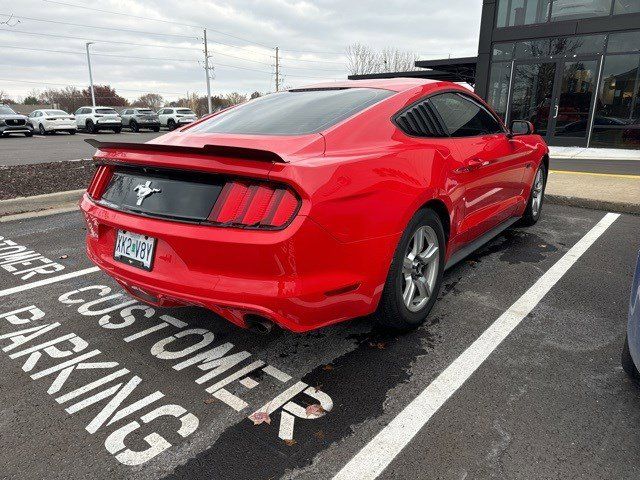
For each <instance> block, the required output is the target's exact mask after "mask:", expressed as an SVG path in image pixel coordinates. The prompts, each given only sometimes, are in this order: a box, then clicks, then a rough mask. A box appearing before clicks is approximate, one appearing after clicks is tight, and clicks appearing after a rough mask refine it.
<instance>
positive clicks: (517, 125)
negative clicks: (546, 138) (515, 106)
mask: <svg viewBox="0 0 640 480" xmlns="http://www.w3.org/2000/svg"><path fill="white" fill-rule="evenodd" d="M509 131H510V133H511V136H512V137H515V136H517V135H531V134H532V133H533V131H534V128H533V123H531V122H527V121H526V120H514V121H513V122H511V128H510V129H509Z"/></svg>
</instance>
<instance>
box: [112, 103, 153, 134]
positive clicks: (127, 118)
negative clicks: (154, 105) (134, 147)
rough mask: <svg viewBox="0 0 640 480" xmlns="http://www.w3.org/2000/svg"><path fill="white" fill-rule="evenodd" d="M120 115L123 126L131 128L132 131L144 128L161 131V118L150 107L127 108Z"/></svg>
mask: <svg viewBox="0 0 640 480" xmlns="http://www.w3.org/2000/svg"><path fill="white" fill-rule="evenodd" d="M120 116H121V117H122V126H123V127H128V128H130V129H131V131H132V132H139V131H140V129H142V128H146V129H148V130H153V131H154V132H159V131H160V118H159V117H158V114H157V113H155V112H154V111H153V110H151V109H150V108H125V109H124V110H122V111H121V112H120Z"/></svg>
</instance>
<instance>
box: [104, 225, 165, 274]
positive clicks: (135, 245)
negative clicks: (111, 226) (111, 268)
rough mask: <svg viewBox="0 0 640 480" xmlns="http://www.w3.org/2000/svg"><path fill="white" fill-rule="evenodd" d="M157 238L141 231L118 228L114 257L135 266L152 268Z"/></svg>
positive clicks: (146, 268)
mask: <svg viewBox="0 0 640 480" xmlns="http://www.w3.org/2000/svg"><path fill="white" fill-rule="evenodd" d="M155 245H156V239H155V238H153V237H149V236H147V235H140V234H139V233H133V232H127V231H125V230H118V235H117V237H116V247H115V249H114V252H113V258H115V259H116V260H118V261H119V262H123V263H126V264H129V265H133V266H134V267H138V268H143V269H145V270H151V266H152V264H153V251H154V250H155Z"/></svg>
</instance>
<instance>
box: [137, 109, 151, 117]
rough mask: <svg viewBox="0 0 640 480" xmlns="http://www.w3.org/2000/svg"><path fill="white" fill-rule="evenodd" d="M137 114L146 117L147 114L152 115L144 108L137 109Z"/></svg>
mask: <svg viewBox="0 0 640 480" xmlns="http://www.w3.org/2000/svg"><path fill="white" fill-rule="evenodd" d="M138 113H144V114H145V115H147V114H149V113H153V111H152V110H149V109H145V108H140V109H138Z"/></svg>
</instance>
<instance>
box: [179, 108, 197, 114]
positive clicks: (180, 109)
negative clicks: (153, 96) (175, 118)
mask: <svg viewBox="0 0 640 480" xmlns="http://www.w3.org/2000/svg"><path fill="white" fill-rule="evenodd" d="M176 113H181V114H182V115H195V113H193V112H192V111H191V110H189V109H188V108H179V109H178V110H176Z"/></svg>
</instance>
